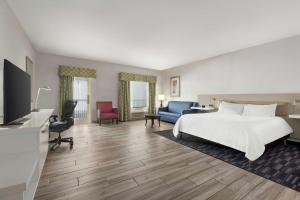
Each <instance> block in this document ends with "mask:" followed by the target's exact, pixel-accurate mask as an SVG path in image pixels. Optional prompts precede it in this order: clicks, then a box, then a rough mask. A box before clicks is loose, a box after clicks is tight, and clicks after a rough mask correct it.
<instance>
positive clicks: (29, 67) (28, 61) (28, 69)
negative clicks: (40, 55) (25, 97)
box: [26, 56, 34, 103]
mask: <svg viewBox="0 0 300 200" xmlns="http://www.w3.org/2000/svg"><path fill="white" fill-rule="evenodd" d="M33 70H34V69H33V62H32V60H31V59H30V58H29V57H28V56H26V72H27V73H28V74H29V75H30V79H31V80H30V82H31V103H33V99H34V97H33V90H34V85H33V84H34V83H33Z"/></svg>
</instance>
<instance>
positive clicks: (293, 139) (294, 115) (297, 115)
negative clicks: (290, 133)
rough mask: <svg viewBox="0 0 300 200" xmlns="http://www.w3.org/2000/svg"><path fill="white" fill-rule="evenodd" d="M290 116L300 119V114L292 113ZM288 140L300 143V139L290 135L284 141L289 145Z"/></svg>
mask: <svg viewBox="0 0 300 200" xmlns="http://www.w3.org/2000/svg"><path fill="white" fill-rule="evenodd" d="M289 118H290V119H298V120H300V114H292V115H289ZM287 141H290V142H296V143H300V139H297V138H291V137H289V138H287V139H286V140H285V141H284V145H287Z"/></svg>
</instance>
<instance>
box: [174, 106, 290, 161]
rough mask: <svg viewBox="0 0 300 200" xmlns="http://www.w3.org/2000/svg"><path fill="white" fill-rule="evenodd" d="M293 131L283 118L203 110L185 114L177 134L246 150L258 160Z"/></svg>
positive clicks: (252, 159)
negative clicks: (267, 149) (202, 111)
mask: <svg viewBox="0 0 300 200" xmlns="http://www.w3.org/2000/svg"><path fill="white" fill-rule="evenodd" d="M292 132H293V130H292V128H291V127H290V126H289V124H288V123H287V122H286V121H285V120H284V119H283V118H281V117H277V116H272V117H262V116H258V117H257V116H243V115H240V114H235V113H220V112H214V113H201V114H189V115H183V116H181V117H180V118H179V120H178V121H177V122H176V124H175V126H174V129H173V134H174V136H175V137H180V136H181V133H187V134H190V135H194V136H197V137H200V138H203V139H206V140H209V141H212V142H215V143H219V144H222V145H224V146H227V147H231V148H233V149H236V150H239V151H242V152H245V156H246V157H247V158H248V159H249V160H251V161H254V160H256V159H257V158H259V157H260V156H261V155H262V154H263V153H264V151H265V145H266V144H269V143H271V142H273V141H276V140H278V139H280V138H282V137H284V136H287V135H289V134H291V133H292Z"/></svg>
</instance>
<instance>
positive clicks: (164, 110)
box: [158, 107, 168, 112]
mask: <svg viewBox="0 0 300 200" xmlns="http://www.w3.org/2000/svg"><path fill="white" fill-rule="evenodd" d="M159 111H163V112H168V107H159V108H158V112H159Z"/></svg>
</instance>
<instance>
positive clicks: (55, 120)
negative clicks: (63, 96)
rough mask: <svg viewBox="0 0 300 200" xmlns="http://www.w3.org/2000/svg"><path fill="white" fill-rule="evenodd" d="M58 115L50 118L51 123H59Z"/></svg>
mask: <svg viewBox="0 0 300 200" xmlns="http://www.w3.org/2000/svg"><path fill="white" fill-rule="evenodd" d="M57 118H58V115H51V116H50V117H49V123H53V122H57V121H58V119H57Z"/></svg>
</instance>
